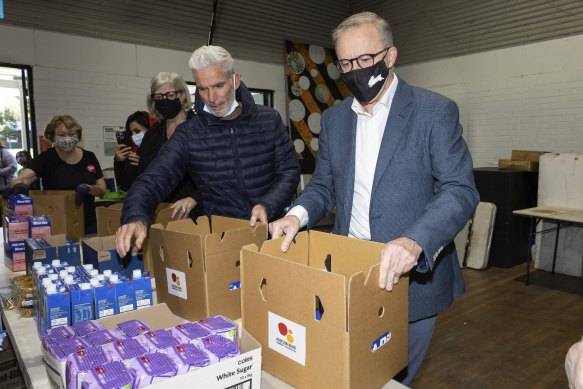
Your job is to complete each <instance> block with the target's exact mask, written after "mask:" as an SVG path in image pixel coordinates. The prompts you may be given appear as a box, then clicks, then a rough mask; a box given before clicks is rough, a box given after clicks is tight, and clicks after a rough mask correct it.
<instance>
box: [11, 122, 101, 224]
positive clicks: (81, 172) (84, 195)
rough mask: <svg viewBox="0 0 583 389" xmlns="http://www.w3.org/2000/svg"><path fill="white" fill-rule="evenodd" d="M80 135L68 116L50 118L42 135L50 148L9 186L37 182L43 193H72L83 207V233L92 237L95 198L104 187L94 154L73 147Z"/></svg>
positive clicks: (75, 145) (79, 128)
mask: <svg viewBox="0 0 583 389" xmlns="http://www.w3.org/2000/svg"><path fill="white" fill-rule="evenodd" d="M81 132H82V128H81V126H80V125H79V123H77V121H76V120H75V119H74V118H73V117H72V116H69V115H55V116H53V118H52V119H51V121H50V122H49V124H47V126H46V128H45V133H44V135H45V138H47V139H48V140H49V141H50V142H52V144H53V147H52V148H50V149H48V150H47V151H45V152H44V153H41V154H40V155H39V156H37V157H36V158H34V159H33V160H32V161H30V163H29V164H28V165H27V166H26V168H25V169H24V171H23V172H22V173H21V174H20V175H19V176H18V177H16V179H14V180H13V181H12V186H14V185H16V184H25V185H30V184H32V183H33V182H35V181H36V180H37V179H38V178H40V179H41V180H42V187H43V189H45V190H75V192H77V199H78V200H79V202H83V203H84V206H85V233H86V234H92V233H95V232H97V219H96V217H95V196H103V195H104V194H105V191H106V186H105V178H104V177H103V173H102V172H101V166H100V165H99V162H98V161H97V157H95V154H93V153H92V152H90V151H87V150H84V149H82V148H81V147H78V146H77V143H78V142H79V141H80V140H81Z"/></svg>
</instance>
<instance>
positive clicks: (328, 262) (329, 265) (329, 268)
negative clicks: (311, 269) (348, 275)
mask: <svg viewBox="0 0 583 389" xmlns="http://www.w3.org/2000/svg"><path fill="white" fill-rule="evenodd" d="M324 266H325V267H326V271H327V272H328V273H330V272H331V271H332V255H330V254H328V255H326V259H325V260H324Z"/></svg>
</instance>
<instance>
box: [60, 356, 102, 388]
mask: <svg viewBox="0 0 583 389" xmlns="http://www.w3.org/2000/svg"><path fill="white" fill-rule="evenodd" d="M111 361H112V359H111V355H110V354H109V353H108V352H107V351H106V350H105V349H104V348H103V347H100V346H96V347H88V348H86V349H84V350H79V351H77V352H76V353H73V354H71V355H69V357H68V358H67V369H66V382H67V388H69V389H72V388H73V389H77V388H80V387H81V382H82V381H83V377H85V374H86V373H87V370H89V369H91V368H92V367H95V366H99V365H103V364H104V363H107V362H111Z"/></svg>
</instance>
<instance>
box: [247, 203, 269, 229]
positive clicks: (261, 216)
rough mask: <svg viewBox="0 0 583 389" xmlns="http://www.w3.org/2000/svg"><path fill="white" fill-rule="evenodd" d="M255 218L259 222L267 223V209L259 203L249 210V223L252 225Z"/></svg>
mask: <svg viewBox="0 0 583 389" xmlns="http://www.w3.org/2000/svg"><path fill="white" fill-rule="evenodd" d="M257 220H259V221H260V222H261V223H265V224H267V209H265V207H264V206H263V205H261V204H257V205H256V206H254V207H253V209H252V210H251V219H250V220H249V225H250V226H251V227H254V226H255V223H256V222H257Z"/></svg>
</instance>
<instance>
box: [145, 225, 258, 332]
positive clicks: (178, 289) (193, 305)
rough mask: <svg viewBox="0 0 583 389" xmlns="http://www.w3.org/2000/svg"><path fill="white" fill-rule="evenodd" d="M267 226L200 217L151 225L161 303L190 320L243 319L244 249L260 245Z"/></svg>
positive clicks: (151, 241)
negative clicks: (212, 317)
mask: <svg viewBox="0 0 583 389" xmlns="http://www.w3.org/2000/svg"><path fill="white" fill-rule="evenodd" d="M266 237H267V225H265V224H262V223H258V224H257V225H256V226H255V227H253V228H252V227H250V226H249V221H248V220H240V219H233V218H227V217H220V216H212V217H211V219H210V220H209V218H208V217H206V216H201V217H199V218H198V219H197V220H196V224H195V223H194V222H193V221H192V220H190V219H185V220H180V221H173V222H169V223H168V225H167V226H166V228H164V227H163V226H162V225H159V224H157V225H152V227H151V228H150V243H151V247H152V252H153V253H155V254H157V255H158V256H159V257H158V258H157V259H155V260H154V268H155V273H156V293H157V296H158V301H160V302H166V304H168V306H169V307H170V309H171V310H172V312H174V313H175V314H176V315H179V316H180V317H184V318H185V319H188V320H193V321H194V320H199V319H202V318H205V317H209V316H216V315H223V316H227V317H231V318H239V317H240V316H241V291H240V274H239V267H240V258H239V254H240V252H241V247H242V246H244V245H247V244H256V245H261V244H262V243H263V241H264V240H265V238H266Z"/></svg>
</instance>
